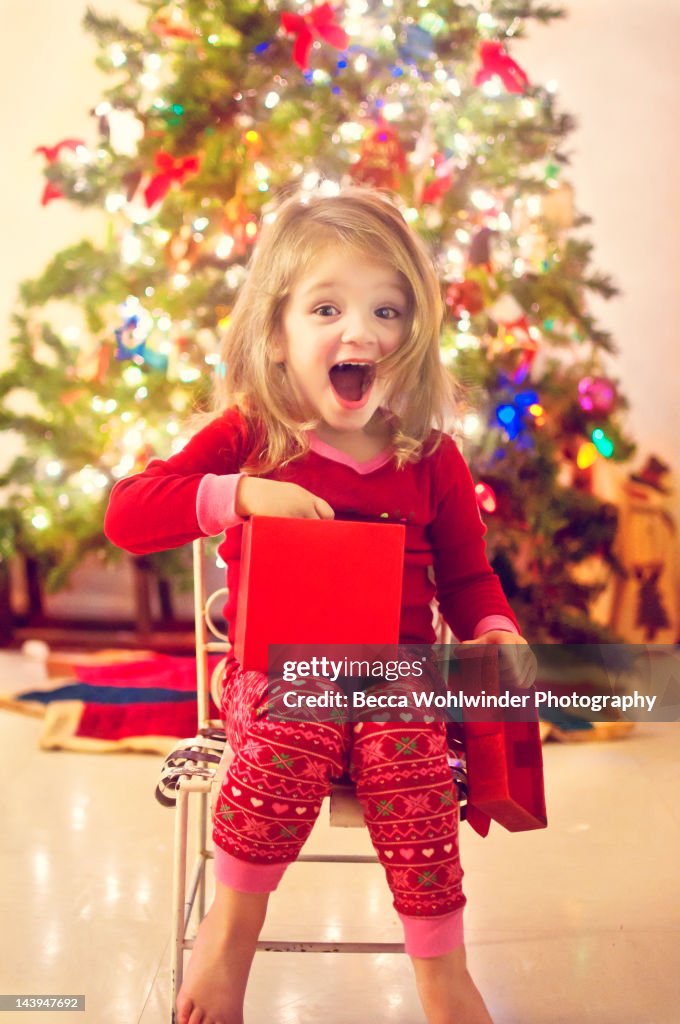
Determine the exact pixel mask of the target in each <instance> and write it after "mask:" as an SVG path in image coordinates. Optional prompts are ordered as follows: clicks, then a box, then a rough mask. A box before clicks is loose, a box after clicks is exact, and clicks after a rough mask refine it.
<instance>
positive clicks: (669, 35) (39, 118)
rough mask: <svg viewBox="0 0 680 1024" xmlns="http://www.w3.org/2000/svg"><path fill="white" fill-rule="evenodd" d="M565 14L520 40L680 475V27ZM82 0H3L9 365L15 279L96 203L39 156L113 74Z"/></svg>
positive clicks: (89, 216)
mask: <svg viewBox="0 0 680 1024" xmlns="http://www.w3.org/2000/svg"><path fill="white" fill-rule="evenodd" d="M96 6H97V8H98V9H99V10H100V11H105V10H115V11H116V12H117V13H118V14H119V15H120V16H121V17H123V18H125V17H126V16H130V15H132V16H133V17H134V18H135V20H138V19H140V17H141V16H142V15H143V10H142V9H141V8H140V7H138V5H136V4H135V3H134V2H133V0H116V3H113V2H112V0H108V3H105V2H104V0H99V2H98V3H97V4H96ZM565 6H566V7H567V8H568V10H569V12H570V15H569V17H568V18H567V19H565V20H563V21H561V22H556V23H555V24H553V25H552V26H551V27H547V28H541V27H538V26H536V27H535V28H533V29H532V36H531V38H530V39H529V40H525V41H521V42H519V41H518V42H517V43H516V45H515V47H514V49H513V54H514V56H515V57H516V58H517V59H518V60H519V61H520V63H522V65H523V66H524V67H525V69H526V71H527V72H528V74H529V76H530V78H532V79H534V80H536V81H546V80H548V79H556V80H557V81H558V82H559V84H560V91H559V98H560V103H561V106H562V108H563V109H564V110H567V111H569V112H571V113H573V114H574V115H575V116H576V117H577V119H578V121H579V129H578V131H577V132H576V133H575V134H574V135H573V136H572V137H571V140H570V144H569V146H568V148H569V149H570V150H571V151H572V154H573V165H572V170H573V174H572V177H573V181H574V184H575V187H576V201H577V205H578V207H579V209H581V210H583V211H584V212H586V213H589V214H590V215H591V216H593V218H594V224H593V226H592V229H591V230H590V232H589V235H590V237H591V238H592V240H593V241H594V242H595V243H596V250H595V253H596V263H597V265H598V267H600V268H601V269H602V270H605V271H607V272H609V273H611V274H612V275H613V277H614V278H615V279H616V281H617V282H618V284H619V285H620V287H621V288H622V290H623V295H622V296H621V297H620V298H619V299H617V300H614V301H613V302H611V303H608V304H602V308H601V309H600V308H599V307H594V310H595V312H596V313H597V314H598V316H599V317H600V319H601V322H602V324H603V325H604V326H606V327H608V328H609V329H611V331H612V332H613V333H614V335H615V337H616V339H617V341H618V344H619V348H620V354H619V356H618V359H617V360H616V361H615V362H613V363H612V370H613V373H614V375H615V376H618V377H620V378H621V380H622V384H623V389H624V391H625V392H626V393H627V395H628V396H629V398H630V400H631V403H632V410H631V412H630V414H629V425H630V429H631V430H632V432H633V434H634V435H635V437H636V438H637V439H638V441H639V444H640V450H641V455H645V454H647V453H648V452H650V451H654V452H655V453H657V454H658V455H660V456H661V457H662V458H664V459H666V460H667V461H670V462H671V463H672V465H673V467H674V470H675V484H676V487H679V488H680V475H679V472H680V403H679V402H678V392H679V390H680V388H679V387H678V379H679V377H680V372H679V371H680V356H679V355H678V347H679V341H678V324H680V295H679V294H678V287H677V283H678V280H679V279H680V273H679V272H680V241H679V238H680V230H679V228H680V190H678V188H677V186H676V182H675V179H676V178H677V170H676V168H677V166H678V158H679V157H680V135H679V133H678V131H677V124H678V123H679V120H680V119H679V113H680V110H679V107H680V102H679V100H680V61H679V60H678V59H677V56H676V53H675V51H676V50H677V43H678V40H679V39H680V4H678V3H677V0H647V2H646V3H645V4H644V5H641V4H639V3H638V2H637V0H566V4H565ZM85 7H86V2H85V0H60V2H59V3H58V4H57V3H54V2H53V0H32V2H31V3H30V4H14V3H12V2H11V0H0V9H2V13H3V17H2V25H3V33H2V37H1V38H0V66H1V67H2V69H3V70H2V74H3V78H4V82H3V88H2V89H0V117H1V123H2V124H3V126H4V127H3V144H2V149H3V161H2V168H3V176H4V181H3V187H2V192H1V194H0V205H1V214H2V221H1V223H2V229H3V230H2V235H3V239H4V245H3V246H2V252H1V254H0V365H2V363H3V362H4V361H6V337H7V330H6V325H7V324H8V321H9V314H10V310H11V308H12V304H13V300H14V295H15V290H16V285H17V283H18V281H20V280H22V279H23V278H25V277H28V276H31V275H34V274H36V273H38V272H39V271H40V270H41V269H42V267H43V266H44V264H45V263H46V261H47V260H48V259H49V258H50V256H51V255H52V254H53V253H54V252H55V251H56V250H57V249H59V248H61V247H62V246H64V245H65V244H67V243H69V242H72V241H76V240H77V239H78V238H80V237H82V236H83V235H84V234H86V233H87V232H92V231H96V229H97V225H98V223H99V220H98V217H97V215H96V214H95V213H92V212H89V211H88V212H82V211H79V210H78V209H76V208H74V207H73V206H71V205H70V204H67V203H65V202H60V201H56V202H54V203H52V204H51V205H50V206H48V207H47V208H46V209H43V208H41V206H40V203H39V198H40V194H41V190H42V183H43V179H42V176H41V173H40V169H41V166H42V160H41V158H40V157H38V156H34V155H33V149H34V148H35V146H37V145H40V144H43V143H54V142H56V141H57V140H58V139H60V138H62V137H65V136H78V135H83V137H84V138H86V139H87V138H93V137H94V136H93V133H94V123H93V121H92V119H91V118H90V116H89V109H90V108H91V107H92V106H93V105H94V104H95V102H96V101H97V100H98V99H99V97H100V94H101V89H102V84H103V82H104V81H105V78H104V76H102V75H101V74H100V73H99V72H98V71H97V70H96V69H95V68H94V66H93V57H94V54H95V52H96V48H95V45H94V41H93V40H92V39H91V38H90V37H89V36H86V35H85V34H84V33H83V31H82V29H81V27H80V21H81V18H82V15H83V13H84V11H85ZM678 510H679V511H680V502H679V503H678Z"/></svg>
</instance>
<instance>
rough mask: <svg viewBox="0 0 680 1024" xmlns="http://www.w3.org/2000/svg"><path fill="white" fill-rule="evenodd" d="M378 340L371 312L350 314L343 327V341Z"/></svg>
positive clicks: (349, 342) (348, 342) (347, 342)
mask: <svg viewBox="0 0 680 1024" xmlns="http://www.w3.org/2000/svg"><path fill="white" fill-rule="evenodd" d="M375 340H376V325H375V322H374V320H373V317H372V315H371V314H367V313H361V312H355V313H352V314H348V315H347V318H346V320H345V323H344V324H343V327H342V334H341V341H342V342H344V343H346V344H351V343H361V342H371V341H375Z"/></svg>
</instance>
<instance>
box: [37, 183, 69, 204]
mask: <svg viewBox="0 0 680 1024" xmlns="http://www.w3.org/2000/svg"><path fill="white" fill-rule="evenodd" d="M63 198H64V193H63V192H62V191H61V189H60V188H59V187H58V186H57V185H55V184H54V182H53V181H48V182H46V183H45V188H44V189H43V194H42V198H41V200H40V205H41V206H47V204H48V203H51V202H52V200H53V199H63Z"/></svg>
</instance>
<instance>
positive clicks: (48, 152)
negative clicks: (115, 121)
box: [35, 139, 85, 206]
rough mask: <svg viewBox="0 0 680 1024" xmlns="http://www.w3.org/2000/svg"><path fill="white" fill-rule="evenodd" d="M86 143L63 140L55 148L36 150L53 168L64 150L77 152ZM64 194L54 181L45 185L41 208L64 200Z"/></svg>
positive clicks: (45, 147)
mask: <svg viewBox="0 0 680 1024" xmlns="http://www.w3.org/2000/svg"><path fill="white" fill-rule="evenodd" d="M84 145H85V143H84V142H83V140H82V139H62V140H61V142H57V143H56V144H55V145H54V146H37V147H36V149H35V152H36V153H42V155H43V156H44V157H45V159H46V160H47V163H48V164H49V165H50V166H51V165H52V164H54V163H56V162H57V160H59V157H60V154H61V151H62V149H70V150H72V151H75V150H76V149H77V148H78V146H84ZM63 198H64V193H63V192H62V190H61V189H60V188H59V186H58V185H55V184H54V182H53V181H48V182H46V183H45V188H44V189H43V194H42V197H41V199H40V204H41V206H47V204H48V203H51V202H52V200H53V199H63Z"/></svg>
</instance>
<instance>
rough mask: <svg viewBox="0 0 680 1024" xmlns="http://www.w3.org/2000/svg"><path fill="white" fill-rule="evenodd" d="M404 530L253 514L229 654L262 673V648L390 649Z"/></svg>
mask: <svg viewBox="0 0 680 1024" xmlns="http://www.w3.org/2000/svg"><path fill="white" fill-rule="evenodd" d="M405 534H406V531H405V528H404V527H403V526H400V525H397V524H392V523H389V524H388V523H359V522H342V521H339V520H336V519H332V520H324V519H284V518H279V517H277V516H252V517H251V518H250V519H249V520H248V522H247V523H246V524H245V527H244V529H243V542H242V546H241V571H240V578H239V590H238V599H237V612H236V634H235V637H234V654H235V656H236V658H237V659H238V661H239V662H240V664H241V666H242V667H243V668H245V669H257V670H259V671H260V672H267V671H268V646H269V644H286V645H290V644H396V643H397V642H398V640H399V622H400V618H401V587H402V578H403V563H404V540H405Z"/></svg>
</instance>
